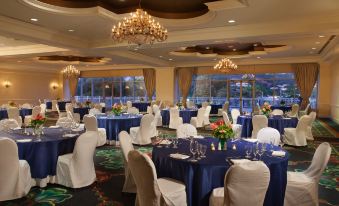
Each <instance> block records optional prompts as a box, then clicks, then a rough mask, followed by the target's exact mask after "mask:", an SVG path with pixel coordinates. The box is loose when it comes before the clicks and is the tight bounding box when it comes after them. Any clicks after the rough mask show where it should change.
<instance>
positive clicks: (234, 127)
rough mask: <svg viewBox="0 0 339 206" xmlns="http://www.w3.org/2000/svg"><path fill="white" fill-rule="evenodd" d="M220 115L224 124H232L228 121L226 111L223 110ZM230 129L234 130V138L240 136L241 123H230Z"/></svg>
mask: <svg viewBox="0 0 339 206" xmlns="http://www.w3.org/2000/svg"><path fill="white" fill-rule="evenodd" d="M222 117H223V120H224V123H225V124H227V123H231V124H232V122H231V121H230V119H229V117H228V114H227V112H225V111H223V112H222ZM232 130H233V132H234V138H241V131H242V125H241V124H232Z"/></svg>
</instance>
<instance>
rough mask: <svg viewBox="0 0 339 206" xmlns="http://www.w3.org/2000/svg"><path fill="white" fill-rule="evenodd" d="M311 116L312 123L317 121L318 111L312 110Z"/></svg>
mask: <svg viewBox="0 0 339 206" xmlns="http://www.w3.org/2000/svg"><path fill="white" fill-rule="evenodd" d="M308 116H309V117H311V120H312V121H311V124H312V123H313V122H314V121H315V119H316V118H317V113H316V112H311V113H310V114H309V115H308Z"/></svg>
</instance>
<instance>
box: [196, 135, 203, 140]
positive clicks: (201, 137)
mask: <svg viewBox="0 0 339 206" xmlns="http://www.w3.org/2000/svg"><path fill="white" fill-rule="evenodd" d="M194 138H198V139H203V138H204V136H201V135H197V136H194Z"/></svg>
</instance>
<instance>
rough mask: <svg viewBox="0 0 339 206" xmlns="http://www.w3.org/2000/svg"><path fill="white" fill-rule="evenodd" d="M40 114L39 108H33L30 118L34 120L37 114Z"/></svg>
mask: <svg viewBox="0 0 339 206" xmlns="http://www.w3.org/2000/svg"><path fill="white" fill-rule="evenodd" d="M40 113H41V107H40V106H35V107H33V109H32V118H33V119H34V118H36V117H37V116H38V114H40Z"/></svg>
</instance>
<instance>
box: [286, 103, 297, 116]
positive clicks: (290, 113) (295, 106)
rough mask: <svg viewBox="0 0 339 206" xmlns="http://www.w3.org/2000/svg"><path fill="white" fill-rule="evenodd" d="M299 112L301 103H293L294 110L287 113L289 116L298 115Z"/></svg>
mask: <svg viewBox="0 0 339 206" xmlns="http://www.w3.org/2000/svg"><path fill="white" fill-rule="evenodd" d="M298 113H299V104H293V105H292V110H291V111H290V112H288V113H287V116H288V117H298Z"/></svg>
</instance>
